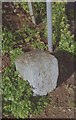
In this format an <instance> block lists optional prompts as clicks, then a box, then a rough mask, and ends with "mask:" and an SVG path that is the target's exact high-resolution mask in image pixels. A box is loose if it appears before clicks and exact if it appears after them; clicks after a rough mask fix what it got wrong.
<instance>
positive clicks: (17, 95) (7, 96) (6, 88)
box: [3, 64, 48, 118]
mask: <svg viewBox="0 0 76 120" xmlns="http://www.w3.org/2000/svg"><path fill="white" fill-rule="evenodd" d="M32 95H33V92H32V88H31V86H30V85H29V83H28V82H27V81H23V80H22V78H21V77H20V76H19V74H18V72H16V71H15V66H14V64H12V65H11V67H7V68H6V70H5V72H4V74H3V101H4V102H3V111H4V114H9V115H10V114H12V115H13V116H14V117H16V118H26V117H28V116H29V115H31V114H32V113H35V114H36V113H39V112H40V111H42V109H43V108H44V107H45V105H46V104H47V100H48V99H47V97H38V98H36V99H38V100H37V102H36V101H34V99H35V97H33V96H32ZM33 108H34V109H33Z"/></svg>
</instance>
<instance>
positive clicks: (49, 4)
mask: <svg viewBox="0 0 76 120" xmlns="http://www.w3.org/2000/svg"><path fill="white" fill-rule="evenodd" d="M46 9H47V32H48V50H49V51H50V52H52V49H53V45H52V2H48V0H47V1H46Z"/></svg>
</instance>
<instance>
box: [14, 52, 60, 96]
mask: <svg viewBox="0 0 76 120" xmlns="http://www.w3.org/2000/svg"><path fill="white" fill-rule="evenodd" d="M15 65H16V69H17V70H18V71H19V73H20V75H21V76H22V77H23V79H24V80H28V82H29V83H30V85H31V86H32V87H33V92H34V94H37V95H41V96H42V95H46V94H47V93H49V92H51V91H52V90H54V89H55V88H56V85H57V78H58V61H57V59H56V58H55V57H54V56H53V55H51V54H49V52H46V51H41V50H33V51H30V52H26V53H23V54H22V55H20V56H19V57H18V58H17V59H16V60H15Z"/></svg>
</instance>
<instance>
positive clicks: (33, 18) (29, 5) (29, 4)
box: [28, 1, 36, 24]
mask: <svg viewBox="0 0 76 120" xmlns="http://www.w3.org/2000/svg"><path fill="white" fill-rule="evenodd" d="M28 7H29V11H30V16H31V18H32V22H33V23H34V24H36V22H35V17H34V14H33V8H32V3H31V1H30V2H28Z"/></svg>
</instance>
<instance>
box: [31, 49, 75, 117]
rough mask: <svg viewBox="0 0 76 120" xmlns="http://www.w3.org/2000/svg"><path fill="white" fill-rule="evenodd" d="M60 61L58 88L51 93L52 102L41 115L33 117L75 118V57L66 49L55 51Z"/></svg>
mask: <svg viewBox="0 0 76 120" xmlns="http://www.w3.org/2000/svg"><path fill="white" fill-rule="evenodd" d="M55 55H56V57H57V59H58V61H59V72H60V75H59V79H58V85H57V88H56V89H55V90H54V91H53V92H51V93H50V94H49V99H50V100H51V102H50V103H49V105H48V106H47V107H46V108H45V109H44V111H43V112H42V113H41V114H40V115H35V116H32V117H33V118H75V109H76V108H75V94H74V91H75V85H76V83H75V82H74V72H75V71H74V58H73V56H72V55H71V54H70V53H68V52H65V51H60V52H57V53H55Z"/></svg>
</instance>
